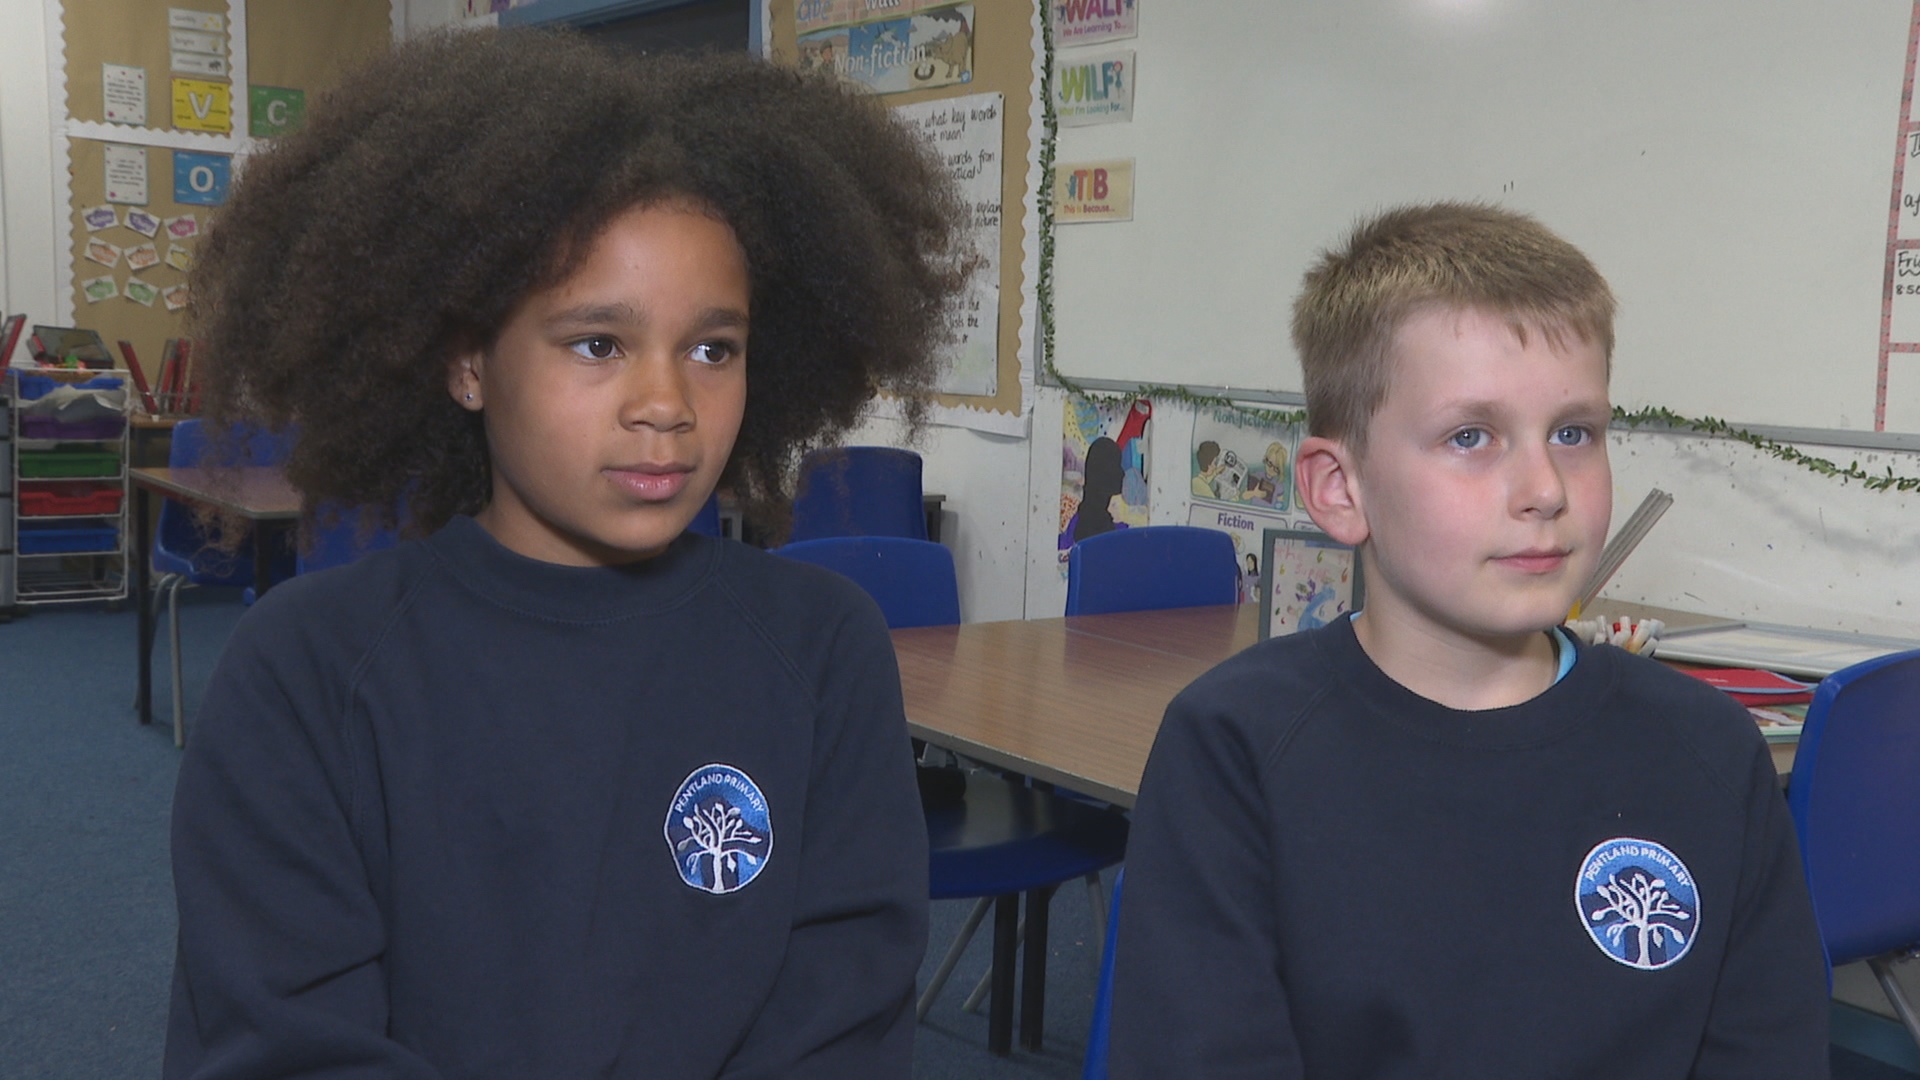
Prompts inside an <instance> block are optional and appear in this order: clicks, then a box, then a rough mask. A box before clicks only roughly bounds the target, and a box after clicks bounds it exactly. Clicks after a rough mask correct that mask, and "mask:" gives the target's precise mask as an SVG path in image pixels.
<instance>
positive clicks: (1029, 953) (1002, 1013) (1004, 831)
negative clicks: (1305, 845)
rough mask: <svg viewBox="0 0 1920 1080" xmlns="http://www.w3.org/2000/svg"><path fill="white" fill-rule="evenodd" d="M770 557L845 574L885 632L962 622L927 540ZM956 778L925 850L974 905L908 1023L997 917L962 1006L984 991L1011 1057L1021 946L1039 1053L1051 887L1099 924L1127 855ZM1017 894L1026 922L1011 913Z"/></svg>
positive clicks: (1120, 835)
mask: <svg viewBox="0 0 1920 1080" xmlns="http://www.w3.org/2000/svg"><path fill="white" fill-rule="evenodd" d="M774 553H775V554H777V555H781V556H783V557H786V558H790V559H798V560H800V561H802V562H807V563H812V564H814V565H816V566H823V567H826V568H827V569H829V570H833V571H835V572H837V573H840V574H843V575H845V576H846V577H848V578H851V579H853V581H854V582H855V583H856V584H858V585H859V586H861V587H862V588H864V589H865V590H866V591H867V594H868V595H870V596H872V597H873V599H874V602H875V603H877V604H879V605H880V610H881V612H882V613H883V614H884V615H885V616H886V618H887V625H888V627H890V628H892V629H896V630H897V629H903V628H906V627H913V626H950V625H953V624H955V623H958V622H959V621H960V590H959V585H958V583H957V580H956V578H955V575H954V568H953V553H952V552H950V551H948V550H947V549H946V548H945V547H942V546H941V545H939V544H936V543H933V542H931V541H927V540H908V539H904V538H901V537H890V536H842V537H828V538H824V539H818V540H808V541H802V542H799V543H794V544H788V545H787V546H785V547H783V548H779V549H777V550H776V551H775V552H774ZM923 775H925V774H923ZM960 777H961V780H962V783H963V787H962V789H961V790H960V791H959V792H958V793H956V794H955V795H954V796H953V797H950V798H946V799H938V800H933V801H931V802H929V803H928V805H927V806H926V808H925V809H926V816H927V840H928V846H929V848H930V850H931V853H932V857H931V860H930V865H929V868H928V888H929V893H928V895H929V896H930V897H931V898H932V899H934V900H964V899H972V898H977V899H978V901H979V902H978V903H976V904H975V905H974V907H973V911H972V912H971V913H969V914H968V916H967V920H966V923H965V925H964V926H962V928H961V931H960V934H959V935H958V936H957V937H956V938H955V940H954V942H953V945H952V946H951V947H950V948H949V949H948V950H947V954H946V956H945V958H943V959H942V960H941V962H940V967H939V970H938V971H936V972H935V974H934V976H933V978H932V980H931V981H929V982H928V984H927V988H926V990H925V992H923V993H922V994H921V995H920V1001H919V1004H918V1007H917V1010H916V1016H917V1017H918V1018H920V1019H925V1018H926V1015H927V1012H928V1010H930V1009H931V1008H933V1002H934V1000H935V999H936V998H937V997H939V995H940V991H941V990H942V989H943V988H944V987H945V986H946V983H947V980H948V979H949V978H950V977H951V976H952V975H953V969H954V967H955V965H957V964H958V963H959V962H960V957H961V956H962V955H963V954H964V953H965V952H966V949H967V946H968V945H969V944H970V943H971V942H972V940H973V935H974V933H975V932H976V931H977V930H979V928H980V923H981V922H982V921H983V920H984V919H985V918H986V914H987V912H988V911H989V910H994V911H995V916H994V940H993V967H992V969H991V970H989V971H988V973H987V976H986V978H984V979H982V980H981V985H980V986H979V987H976V988H975V990H974V993H973V995H972V996H970V997H969V998H968V1001H967V1004H966V1006H964V1007H965V1008H969V1009H971V1008H972V1007H973V1006H974V1005H975V1004H977V1002H978V1000H979V998H980V997H981V996H982V995H983V994H990V995H991V997H992V1003H991V1005H990V1007H989V1009H988V1024H987V1048H988V1049H989V1050H991V1051H992V1052H993V1053H995V1054H999V1055H1003V1056H1004V1055H1006V1054H1008V1053H1010V1052H1012V1049H1013V1000H1014V992H1013V991H1014V985H1013V972H1014V970H1015V968H1016V966H1018V964H1019V960H1018V958H1019V956H1020V955H1021V953H1022V951H1023V950H1024V953H1025V957H1026V962H1025V965H1024V969H1023V974H1024V979H1023V986H1022V987H1021V990H1020V999H1021V1017H1020V1036H1021V1044H1022V1045H1024V1046H1026V1047H1027V1048H1028V1049H1030V1050H1038V1049H1040V1044H1041V1030H1042V1027H1043V1023H1044V1004H1045V1001H1046V956H1047V908H1048V904H1049V903H1050V902H1051V901H1052V898H1053V893H1054V890H1055V889H1057V888H1058V887H1059V886H1060V885H1062V884H1064V883H1066V882H1069V881H1072V880H1074V879H1075V878H1085V879H1086V880H1087V884H1088V889H1089V892H1090V895H1091V897H1092V902H1093V908H1094V913H1095V919H1096V922H1097V921H1098V920H1099V919H1100V918H1102V916H1101V914H1100V910H1101V908H1102V907H1103V906H1104V901H1105V897H1104V894H1103V892H1102V890H1101V888H1100V877H1099V872H1100V871H1101V870H1103V869H1105V868H1106V867H1109V866H1112V865H1113V864H1114V863H1117V862H1119V861H1120V859H1121V857H1122V856H1123V855H1124V854H1125V852H1126V847H1127V819H1126V817H1125V816H1124V815H1122V814H1120V813H1118V812H1116V811H1112V810H1107V809H1103V808H1101V807H1097V806H1094V805H1091V804H1088V803H1085V802H1081V801H1079V800H1075V799H1071V798H1068V797H1066V796H1063V795H1057V794H1055V793H1053V792H1052V791H1050V790H1047V789H1046V788H1044V787H1035V786H1031V785H1029V784H1027V783H1025V782H1024V781H1023V780H1020V779H1016V778H1009V777H1002V776H997V775H994V774H992V773H988V772H984V771H978V770H975V771H970V772H961V773H960ZM1022 894H1024V895H1025V897H1026V908H1027V916H1026V919H1025V921H1024V922H1022V921H1021V920H1020V917H1019V904H1020V898H1021V896H1022ZM1023 939H1024V946H1023V945H1022V944H1021V942H1022V940H1023Z"/></svg>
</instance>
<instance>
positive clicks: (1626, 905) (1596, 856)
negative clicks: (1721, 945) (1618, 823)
mask: <svg viewBox="0 0 1920 1080" xmlns="http://www.w3.org/2000/svg"><path fill="white" fill-rule="evenodd" d="M1573 902H1574V906H1575V907H1577V908H1578V909H1579V912H1580V923H1581V925H1583V926H1585V927H1586V928H1587V934H1588V936H1590V937H1592V938H1593V943H1594V944H1595V945H1598V946H1599V947H1600V951H1601V952H1603V953H1606V954H1607V955H1608V956H1610V957H1612V958H1613V959H1614V960H1616V961H1618V962H1619V963H1622V964H1625V965H1626V966H1628V967H1631V968H1640V969H1642V970H1645V971H1657V970H1659V969H1660V968H1663V967H1670V966H1672V965H1673V964H1677V963H1679V962H1680V958H1681V957H1683V956H1685V955H1687V950H1688V949H1691V948H1693V938H1694V934H1695V933H1696V932H1697V931H1698V930H1699V928H1700V890H1699V888H1698V886H1697V885H1696V884H1695V883H1694V880H1693V875H1692V874H1691V873H1689V872H1688V871H1687V864H1686V863H1683V862H1681V861H1680V857H1679V856H1677V855H1675V854H1674V853H1673V852H1671V851H1668V850H1667V849H1666V847H1665V846H1664V845H1661V844H1656V843H1654V842H1653V841H1651V840H1637V839H1635V838H1633V837H1630V836H1621V837H1615V838H1614V839H1612V840H1604V841H1602V842H1600V843H1599V844H1598V845H1596V846H1595V847H1594V849H1593V850H1592V851H1589V852H1587V858H1586V860H1585V861H1584V862H1582V863H1581V864H1580V875H1579V876H1578V877H1577V878H1575V879H1574V885H1573Z"/></svg>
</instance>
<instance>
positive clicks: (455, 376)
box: [447, 349, 487, 412]
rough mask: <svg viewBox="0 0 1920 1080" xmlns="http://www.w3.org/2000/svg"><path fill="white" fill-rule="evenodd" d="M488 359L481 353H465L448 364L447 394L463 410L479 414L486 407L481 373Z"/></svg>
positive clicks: (477, 351) (474, 351) (475, 351)
mask: <svg viewBox="0 0 1920 1080" xmlns="http://www.w3.org/2000/svg"><path fill="white" fill-rule="evenodd" d="M485 363H486V357H485V356H484V355H483V354H482V353H481V352H480V351H479V350H477V349H476V350H473V351H471V352H463V353H461V354H460V355H458V356H455V357H454V358H453V359H452V360H451V361H450V362H449V363H448V364H447V393H449V394H452V395H453V400H454V401H455V402H456V403H458V404H459V406H460V407H461V408H463V409H466V410H468V411H470V412H479V411H480V409H481V408H482V407H483V406H484V405H486V403H487V399H486V394H485V392H484V390H483V388H482V382H483V380H482V379H481V378H480V373H481V371H482V369H483V368H484V366H485Z"/></svg>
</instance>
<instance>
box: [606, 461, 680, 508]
mask: <svg viewBox="0 0 1920 1080" xmlns="http://www.w3.org/2000/svg"><path fill="white" fill-rule="evenodd" d="M603 472H604V474H605V475H606V477H607V479H609V480H611V481H613V483H614V486H616V487H618V488H619V489H620V490H622V491H624V492H626V493H627V494H629V495H631V496H633V497H634V498H636V499H639V500H640V501H642V502H666V501H667V500H668V499H671V498H673V497H674V496H675V495H678V494H680V489H681V488H684V487H686V486H687V477H689V476H691V475H693V470H692V469H690V468H687V467H684V466H679V465H668V466H659V467H655V466H646V465H643V466H639V467H637V468H632V469H605V470H603Z"/></svg>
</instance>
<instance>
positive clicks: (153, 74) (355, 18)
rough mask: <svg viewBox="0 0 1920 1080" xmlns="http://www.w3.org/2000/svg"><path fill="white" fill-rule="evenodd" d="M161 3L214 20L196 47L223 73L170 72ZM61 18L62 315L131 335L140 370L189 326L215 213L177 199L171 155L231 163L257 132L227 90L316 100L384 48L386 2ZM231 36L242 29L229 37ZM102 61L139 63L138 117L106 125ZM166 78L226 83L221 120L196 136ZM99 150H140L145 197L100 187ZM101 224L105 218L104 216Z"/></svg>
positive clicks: (89, 2)
mask: <svg viewBox="0 0 1920 1080" xmlns="http://www.w3.org/2000/svg"><path fill="white" fill-rule="evenodd" d="M171 12H201V13H205V14H209V15H217V16H219V17H220V18H221V20H222V23H223V26H224V31H223V32H224V35H225V41H224V47H223V48H221V49H219V50H217V51H215V52H212V53H206V54H203V56H212V57H213V58H214V59H215V60H217V61H220V62H221V63H223V64H224V67H225V70H224V71H215V72H207V71H199V72H186V71H176V70H174V65H175V56H174V49H173V46H174V44H176V42H175V40H174V37H173V35H174V32H175V31H176V30H178V29H179V28H178V27H174V26H170V19H169V15H170V13H171ZM61 27H62V37H61V43H62V48H63V55H62V56H61V57H60V58H59V59H60V60H61V61H62V64H63V70H64V72H65V76H66V78H65V85H66V97H65V107H66V114H67V118H68V121H69V124H68V128H67V134H68V135H69V137H68V138H67V140H66V147H67V171H68V177H67V179H68V191H69V199H68V214H69V222H68V223H69V226H70V228H71V234H70V235H71V244H70V255H71V259H72V262H71V265H72V268H73V271H72V278H71V281H70V283H69V284H70V287H71V290H72V292H71V298H72V305H73V323H74V325H77V326H81V327H85V328H88V329H92V330H96V331H98V332H99V334H100V336H101V337H102V338H103V339H105V340H106V341H107V342H108V344H109V347H110V348H111V347H112V345H113V343H114V342H116V341H120V340H125V341H129V342H131V343H132V344H133V347H134V350H135V352H136V354H137V355H138V357H139V360H140V363H141V367H142V368H143V369H145V370H146V373H147V375H148V376H149V378H150V379H151V378H152V377H154V376H156V375H157V374H158V371H157V367H158V364H159V358H160V355H161V353H162V350H163V347H164V344H165V342H166V341H167V339H169V338H177V337H182V336H185V335H186V334H187V332H188V327H187V320H186V311H185V309H184V301H185V299H186V295H185V292H184V290H183V286H184V285H185V284H186V282H187V280H188V273H187V271H188V269H189V268H190V267H191V265H192V259H193V257H194V256H195V254H196V253H197V252H198V249H199V244H200V241H201V239H202V237H203V236H204V235H205V231H206V228H207V226H208V223H209V221H210V220H211V219H212V218H213V216H214V215H215V214H217V213H218V210H219V206H218V205H217V204H212V203H207V202H204V201H203V202H200V203H192V202H186V203H183V202H180V201H176V199H175V165H176V161H175V156H176V155H177V154H182V153H186V154H201V155H210V157H206V156H203V157H201V158H198V159H187V161H185V162H183V164H194V163H198V164H200V165H201V166H202V167H203V168H202V171H201V173H200V174H199V176H200V178H201V179H204V178H205V177H207V176H208V175H210V174H209V173H208V172H207V171H206V168H207V167H211V168H212V169H215V170H219V171H224V172H225V173H226V174H227V175H228V176H231V175H233V174H234V173H236V172H237V171H238V169H239V168H241V162H243V160H244V154H245V152H246V151H247V150H249V149H252V148H256V147H257V146H259V145H260V144H261V142H262V141H263V140H260V139H255V138H253V137H252V136H253V135H254V134H257V132H254V131H252V130H250V127H249V125H247V124H246V123H244V122H243V121H242V118H241V115H240V112H241V110H238V109H232V108H231V102H232V100H233V99H236V98H240V99H244V96H245V95H246V94H247V93H248V90H249V87H271V88H274V89H275V91H276V92H278V94H279V97H280V98H281V99H282V100H283V101H284V100H287V99H292V100H293V101H294V102H296V103H298V102H300V101H303V100H311V99H312V98H317V97H318V96H319V95H320V94H322V93H324V91H325V90H326V89H328V88H329V87H331V86H332V85H333V84H334V83H335V82H337V81H338V80H339V78H340V77H341V75H342V74H343V73H344V72H346V71H349V70H351V69H352V67H353V66H354V65H356V64H358V63H360V62H362V61H364V60H366V59H369V58H371V57H372V56H374V55H377V54H378V53H379V52H380V51H381V50H384V49H386V48H387V47H389V44H390V42H391V40H392V38H391V35H392V21H391V12H390V5H389V2H388V0H328V2H326V3H314V2H311V0H242V2H238V3H233V4H228V3H224V2H220V0H69V2H67V3H66V4H64V5H62V7H61ZM241 34H244V38H243V39H241V40H239V41H236V40H235V38H236V37H238V36H239V35H241ZM235 45H241V46H243V47H241V48H235ZM201 62H202V63H207V62H208V61H206V60H205V59H204V58H203V60H202V61H201ZM104 64H111V65H124V66H126V67H133V68H139V69H141V70H142V71H143V72H144V74H145V84H146V85H145V91H146V93H145V106H146V108H145V114H146V115H145V122H144V123H143V124H140V123H126V122H124V120H122V119H120V118H114V122H109V120H110V118H109V116H108V109H107V102H106V95H105V91H104V87H103V80H102V65H104ZM175 78H182V79H194V80H199V83H200V84H201V85H203V86H204V84H206V83H213V84H218V85H220V86H222V87H225V88H226V90H227V93H228V94H229V95H230V97H229V102H230V111H231V116H232V121H233V122H232V124H231V125H230V126H229V128H228V130H225V131H218V130H216V131H210V132H204V133H195V132H190V131H188V130H185V129H183V128H181V127H179V126H176V124H175V122H174V121H175V116H174V101H173V95H174V86H173V80H174V79H175ZM202 100H203V101H204V100H205V99H204V98H203V99H202ZM57 108H58V106H56V109H57ZM279 111H280V112H281V113H283V114H284V112H285V111H286V110H285V108H284V106H283V107H282V109H281V110H279ZM235 151H239V152H240V153H239V154H238V155H236V154H235ZM109 154H113V155H115V156H116V157H118V158H120V159H122V160H124V159H126V158H128V157H138V156H141V155H144V159H145V166H146V170H145V171H146V191H145V198H144V201H141V200H139V199H138V197H137V193H136V194H135V196H133V197H129V196H128V194H127V192H125V191H115V192H113V193H112V194H113V195H114V198H113V199H110V198H109V191H108V187H109V184H108V168H107V165H108V162H107V158H108V155H109ZM102 222H109V223H108V224H106V225H104V227H102V226H101V223H102ZM170 226H171V227H170ZM149 230H151V231H152V233H153V235H151V236H149V235H147V232H148V231H149ZM102 245H105V246H102ZM90 254H91V255H92V256H94V257H92V258H90V257H89V255H90ZM109 262H111V265H108V263H109ZM89 284H91V285H92V286H93V288H92V289H91V290H89V289H88V285H89ZM109 285H110V286H111V288H110V289H109V287H108V286H109ZM170 301H171V303H170ZM49 314H50V315H51V313H49ZM49 321H57V320H53V319H51V318H49ZM116 359H118V356H117V355H116Z"/></svg>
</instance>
